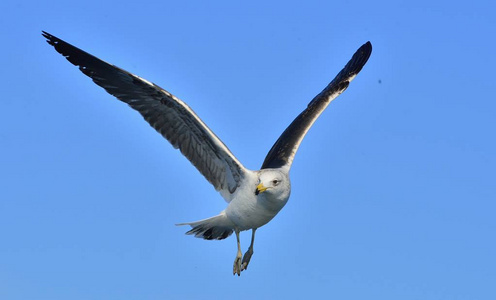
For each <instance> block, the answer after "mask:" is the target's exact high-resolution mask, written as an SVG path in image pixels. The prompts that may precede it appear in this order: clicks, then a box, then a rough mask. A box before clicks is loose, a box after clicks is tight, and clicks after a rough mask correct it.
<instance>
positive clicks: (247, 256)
mask: <svg viewBox="0 0 496 300" xmlns="http://www.w3.org/2000/svg"><path fill="white" fill-rule="evenodd" d="M256 230H257V229H256V228H253V229H252V230H251V244H250V247H249V248H248V251H246V253H245V255H244V256H243V262H242V264H241V271H244V270H247V269H248V264H249V263H250V259H251V256H252V255H253V242H254V241H255V231H256Z"/></svg>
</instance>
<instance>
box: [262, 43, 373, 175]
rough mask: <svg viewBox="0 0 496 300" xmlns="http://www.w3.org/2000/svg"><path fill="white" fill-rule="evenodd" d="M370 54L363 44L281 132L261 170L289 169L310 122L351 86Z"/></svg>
mask: <svg viewBox="0 0 496 300" xmlns="http://www.w3.org/2000/svg"><path fill="white" fill-rule="evenodd" d="M371 53H372V44H370V42H367V43H365V44H363V45H362V46H361V47H360V48H359V49H358V50H357V51H356V52H355V54H354V55H353V57H352V58H351V60H350V61H349V62H348V63H347V64H346V66H345V67H344V68H343V69H342V70H341V72H339V74H338V75H337V76H336V78H334V79H333V80H332V81H331V83H329V85H328V86H327V87H326V88H325V89H324V90H323V91H322V92H320V94H318V95H317V96H315V98H313V100H312V101H311V102H310V103H309V104H308V106H307V108H306V109H305V110H304V111H303V112H302V113H300V114H299V115H298V117H296V119H294V121H293V122H292V123H291V124H290V125H289V126H288V128H286V130H284V132H283V133H282V134H281V136H280V137H279V139H278V140H277V141H276V142H275V144H274V146H272V148H271V149H270V151H269V153H268V154H267V156H266V157H265V161H264V163H263V165H262V169H268V168H281V167H285V168H288V169H289V168H290V167H291V164H292V162H293V159H294V156H295V154H296V151H298V147H299V146H300V143H301V141H302V140H303V138H304V137H305V134H306V133H307V132H308V130H309V129H310V127H312V124H313V122H315V120H316V119H317V118H318V117H319V116H320V114H321V113H322V112H323V111H324V109H325V108H326V107H327V105H329V103H331V101H332V100H334V99H335V98H336V97H337V96H339V95H340V94H341V93H342V92H344V91H345V90H346V88H348V85H349V84H350V82H351V81H352V80H353V78H355V76H356V75H357V74H358V72H360V70H361V69H362V67H363V66H364V65H365V63H366V62H367V60H368V59H369V57H370V54H371Z"/></svg>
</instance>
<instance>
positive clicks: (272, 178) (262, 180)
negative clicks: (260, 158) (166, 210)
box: [255, 169, 291, 201]
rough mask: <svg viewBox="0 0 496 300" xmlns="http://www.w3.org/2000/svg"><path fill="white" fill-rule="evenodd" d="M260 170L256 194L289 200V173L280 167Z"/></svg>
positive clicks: (272, 198)
mask: <svg viewBox="0 0 496 300" xmlns="http://www.w3.org/2000/svg"><path fill="white" fill-rule="evenodd" d="M259 172H260V173H259V177H258V178H259V182H258V185H257V187H256V189H255V195H257V196H265V197H264V198H270V199H271V200H279V201H287V200H288V198H289V194H290V193H291V183H290V182H289V176H288V174H287V173H285V172H282V171H281V170H279V169H263V170H260V171H259Z"/></svg>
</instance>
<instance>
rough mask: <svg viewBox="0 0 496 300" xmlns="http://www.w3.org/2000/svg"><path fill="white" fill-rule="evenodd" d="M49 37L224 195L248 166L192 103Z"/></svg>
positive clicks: (55, 38) (50, 36) (227, 196)
mask: <svg viewBox="0 0 496 300" xmlns="http://www.w3.org/2000/svg"><path fill="white" fill-rule="evenodd" d="M43 36H44V37H45V38H46V39H47V42H48V43H49V44H50V45H52V46H53V47H55V50H57V52H59V53H60V54H62V55H63V56H65V58H66V59H67V60H68V61H69V62H71V63H72V64H73V65H75V66H79V69H80V70H81V72H83V73H84V74H85V75H87V76H88V77H90V78H91V79H92V80H93V81H94V82H95V83H96V84H98V85H99V86H101V87H102V88H104V89H105V90H106V91H107V92H108V93H110V94H111V95H113V96H115V97H117V99H119V100H121V101H122V102H125V103H127V104H128V105H129V106H131V107H132V108H133V109H135V110H137V111H138V112H139V113H140V114H141V115H142V116H143V117H144V118H145V120H146V121H147V122H148V123H150V125H151V126H152V127H153V128H155V130H157V131H158V132H159V133H160V134H161V135H162V136H163V137H165V138H166V139H167V140H168V141H169V142H170V143H171V144H172V146H173V147H174V148H176V149H177V148H179V150H181V153H182V154H183V155H184V156H186V158H187V159H188V160H189V161H190V162H191V163H192V164H193V165H194V166H195V167H196V168H197V169H198V171H200V173H202V174H203V176H205V178H206V179H207V180H208V181H209V182H210V183H211V184H212V185H213V186H214V187H215V189H216V190H217V191H220V192H221V194H222V196H223V197H224V198H225V199H226V201H230V195H231V194H232V193H234V191H235V190H236V189H237V187H239V186H240V184H241V181H242V180H243V178H244V176H245V174H246V172H247V171H246V169H245V168H244V167H243V165H242V164H241V163H240V162H239V161H238V160H237V159H236V157H234V155H233V154H232V153H231V151H230V150H229V149H228V148H227V147H226V146H225V145H224V143H222V141H221V140H220V139H219V138H218V137H217V136H216V135H215V134H214V133H213V132H212V131H211V130H210V129H209V128H208V127H207V125H205V123H203V122H202V120H200V118H198V116H197V115H196V114H195V113H194V112H193V110H192V109H191V108H189V107H188V105H186V103H184V102H183V101H181V100H179V99H178V98H176V97H175V96H173V95H172V94H171V93H169V92H167V91H166V90H164V89H162V88H161V87H159V86H158V85H155V84H153V83H151V82H149V81H147V80H145V79H142V78H140V77H138V76H136V75H133V74H131V73H129V72H127V71H125V70H122V69H120V68H118V67H116V66H114V65H111V64H109V63H106V62H104V61H102V60H100V59H98V58H96V57H94V56H92V55H91V54H89V53H86V52H84V51H82V50H81V49H78V48H76V47H74V46H72V45H71V44H68V43H66V42H64V41H63V40H61V39H59V38H57V37H55V36H53V35H51V34H49V33H47V32H44V31H43Z"/></svg>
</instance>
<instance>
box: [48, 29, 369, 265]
mask: <svg viewBox="0 0 496 300" xmlns="http://www.w3.org/2000/svg"><path fill="white" fill-rule="evenodd" d="M43 36H44V37H45V38H47V42H48V43H49V44H50V45H52V46H54V47H55V49H56V50H57V51H58V52H59V53H61V54H62V55H64V56H65V57H66V58H67V60H69V62H71V63H72V64H74V65H76V66H79V69H80V70H81V71H82V72H83V73H84V74H85V75H87V76H89V77H90V78H91V79H92V80H93V81H94V82H95V83H96V84H98V85H99V86H101V87H103V88H104V89H105V90H106V91H107V92H108V93H110V94H112V95H114V96H115V97H116V98H118V99H119V100H121V101H123V102H125V103H127V104H128V105H129V106H131V107H132V108H133V109H135V110H137V111H138V112H139V113H140V114H141V115H142V116H143V117H144V118H145V120H146V121H147V122H148V123H149V124H150V125H151V126H152V127H153V128H155V130H157V132H159V133H160V134H161V135H162V136H163V137H165V138H166V139H167V140H168V141H169V142H170V143H171V144H172V146H173V147H174V148H178V149H179V150H180V151H181V153H182V154H183V155H184V156H186V158H187V159H188V160H190V162H191V163H192V164H193V165H194V166H195V167H196V168H197V169H198V170H199V171H200V173H202V174H203V176H205V178H206V179H207V180H208V181H209V182H210V183H211V184H212V185H213V186H214V187H215V189H216V190H217V191H219V192H220V194H221V195H222V197H223V198H224V199H225V200H226V201H227V202H228V205H227V207H226V209H225V210H223V211H222V212H220V214H219V215H217V216H214V217H211V218H208V219H204V220H200V221H196V222H190V223H182V224H178V225H189V226H191V230H190V231H188V232H187V234H192V235H195V236H196V237H200V238H204V239H207V240H212V239H217V240H220V239H224V238H227V237H228V236H229V235H231V234H232V233H233V232H235V234H236V238H237V242H238V252H237V255H236V259H235V261H234V265H233V274H237V275H240V273H241V271H242V270H245V269H246V268H247V267H248V263H249V262H250V259H251V256H252V255H253V242H254V238H255V231H256V230H257V229H258V228H260V227H262V226H263V225H265V224H267V223H268V222H270V221H271V220H272V219H273V218H274V217H275V216H276V215H277V213H279V211H280V210H281V209H282V208H283V207H284V205H286V203H287V202H288V199H289V196H290V193H291V183H290V179H289V171H290V168H291V164H292V162H293V159H294V156H295V154H296V151H297V150H298V147H299V145H300V143H301V141H302V140H303V137H304V136H305V134H306V133H307V131H308V130H309V129H310V127H311V126H312V124H313V123H314V122H315V120H316V119H317V118H318V117H319V116H320V114H321V113H322V112H323V111H324V109H325V108H326V107H327V106H328V105H329V103H330V102H331V101H332V100H334V99H335V98H336V97H337V96H338V95H340V94H341V93H342V92H343V91H344V90H346V88H347V87H348V85H349V83H350V82H351V80H353V79H354V78H355V76H356V75H357V74H358V72H360V70H361V69H362V67H363V66H364V65H365V63H366V62H367V60H368V58H369V56H370V54H371V51H372V46H371V44H370V42H367V43H365V44H364V45H363V46H361V47H360V48H359V49H358V50H357V52H356V53H355V54H354V55H353V57H352V58H351V60H350V61H349V62H348V63H347V64H346V66H345V67H344V68H343V70H341V72H339V74H338V75H337V76H336V78H334V80H333V81H331V83H330V84H329V85H328V86H327V87H326V88H325V89H324V90H323V91H322V92H321V93H320V94H318V95H317V96H316V97H315V98H314V99H313V100H312V101H311V102H310V103H309V104H308V106H307V108H306V109H305V110H303V112H302V113H301V114H300V115H298V117H297V118H296V119H295V120H294V121H293V122H292V123H291V124H290V125H289V126H288V128H287V129H286V130H285V131H284V132H283V133H282V135H281V136H280V137H279V139H278V140H277V141H276V142H275V144H274V146H273V147H272V148H271V150H270V151H269V153H268V154H267V157H266V158H265V160H264V162H263V164H262V168H261V169H260V170H258V171H252V170H248V169H247V168H245V167H244V166H243V165H242V164H241V163H240V162H239V161H238V160H237V159H236V157H235V156H234V155H233V154H232V153H231V152H230V150H229V149H228V148H227V147H226V146H225V145H224V143H222V141H221V140H220V139H219V138H218V137H217V136H216V135H215V134H214V133H213V132H212V131H211V130H210V129H209V128H208V127H207V126H206V125H205V124H204V123H203V121H201V119H200V118H199V117H198V116H197V115H196V114H195V113H194V112H193V110H192V109H191V108H190V107H189V106H188V105H186V103H184V102H183V101H181V100H179V99H177V98H176V97H175V96H173V95H172V94H171V93H169V92H167V91H166V90H164V89H162V88H160V87H159V86H157V85H155V84H153V83H151V82H149V81H147V80H145V79H142V78H140V77H138V76H136V75H134V74H131V73H129V72H127V71H125V70H122V69H120V68H118V67H116V66H114V65H111V64H109V63H106V62H104V61H102V60H100V59H98V58H96V57H94V56H92V55H90V54H88V53H86V52H84V51H82V50H80V49H78V48H76V47H74V46H72V45H71V44H68V43H66V42H64V41H63V40H61V39H59V38H57V37H55V36H53V35H51V34H49V33H46V32H43ZM250 229H251V230H252V239H251V244H250V247H249V248H248V251H247V252H246V253H245V255H244V256H242V253H241V248H240V241H239V233H240V232H241V231H244V230H250Z"/></svg>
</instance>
